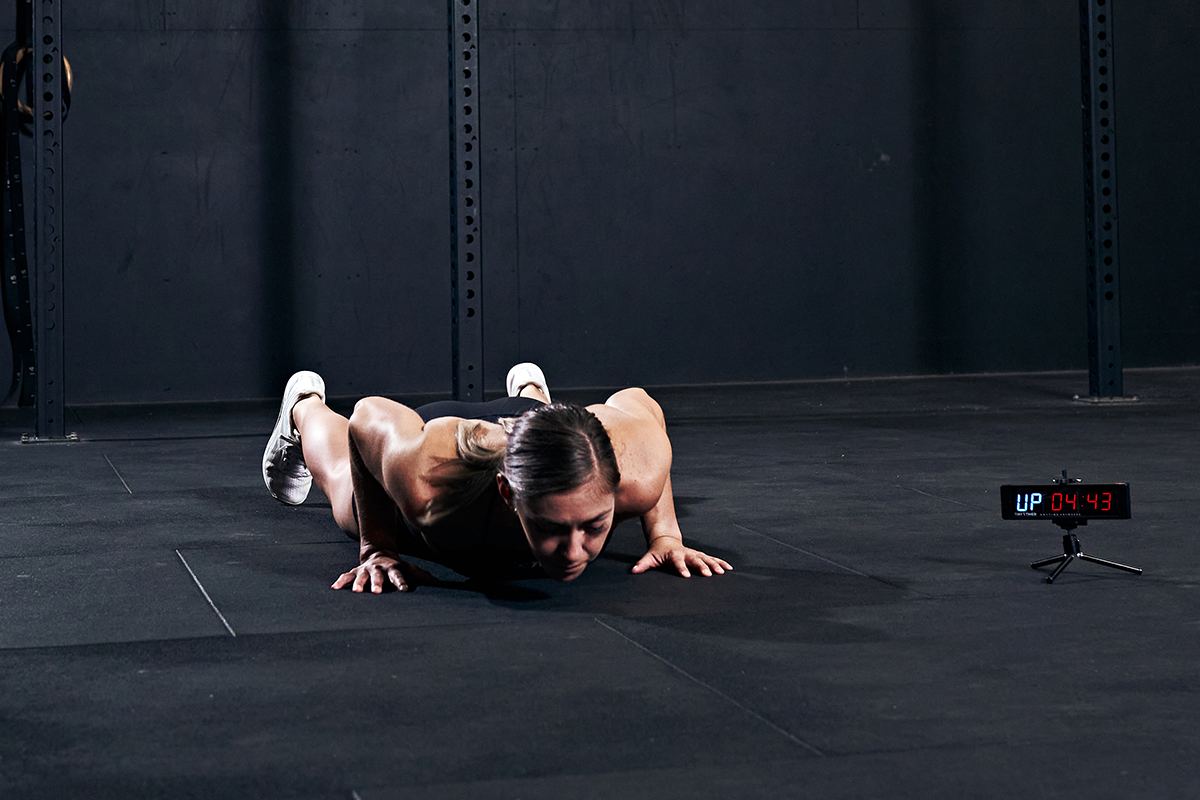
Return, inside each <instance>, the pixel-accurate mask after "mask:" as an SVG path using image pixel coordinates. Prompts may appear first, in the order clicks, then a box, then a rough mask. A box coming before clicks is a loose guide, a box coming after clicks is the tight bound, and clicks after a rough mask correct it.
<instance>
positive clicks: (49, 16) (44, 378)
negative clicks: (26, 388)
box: [29, 0, 66, 440]
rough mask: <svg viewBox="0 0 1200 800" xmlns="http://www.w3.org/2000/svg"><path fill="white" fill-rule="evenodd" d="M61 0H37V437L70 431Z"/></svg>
mask: <svg viewBox="0 0 1200 800" xmlns="http://www.w3.org/2000/svg"><path fill="white" fill-rule="evenodd" d="M62 2H63V0H33V8H32V15H31V16H32V17H33V40H32V44H33V63H31V64H30V66H29V71H30V75H31V79H32V84H33V153H34V156H33V164H34V173H35V175H34V181H33V191H34V203H33V207H34V212H33V213H34V217H33V220H34V222H33V227H34V263H35V268H34V270H33V273H34V280H35V286H34V290H33V292H32V295H33V298H34V301H33V323H34V342H35V350H34V353H35V356H34V358H35V363H36V370H37V438H38V439H39V440H53V439H63V438H65V434H66V414H65V411H66V409H65V408H64V405H65V391H64V386H63V373H64V369H63V352H64V341H63V235H62V231H63V209H62V196H63V192H62V185H63V173H62V164H63V153H62V150H63V148H62V115H63V98H62V96H61V94H62V87H63V51H62V46H61V39H62Z"/></svg>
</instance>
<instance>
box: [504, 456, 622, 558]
mask: <svg viewBox="0 0 1200 800" xmlns="http://www.w3.org/2000/svg"><path fill="white" fill-rule="evenodd" d="M505 488H507V487H505ZM506 494H507V493H506ZM510 497H511V495H510ZM506 499H509V498H508V497H506ZM615 506H616V496H615V495H614V494H613V493H612V492H611V491H609V490H608V488H607V487H606V486H605V485H604V482H603V481H601V480H600V479H599V478H592V479H591V480H590V481H588V482H587V483H585V484H583V485H582V486H580V487H579V488H578V489H572V490H571V491H569V492H559V493H557V494H550V495H546V496H545V497H539V498H537V499H535V500H528V501H517V503H516V504H515V509H516V512H517V516H518V517H519V518H520V520H521V527H522V528H524V529H525V538H526V539H528V540H529V546H530V547H532V548H533V554H534V556H536V557H537V560H538V563H539V564H541V565H542V569H544V570H545V571H546V574H547V575H549V576H550V577H551V578H554V579H555V580H560V581H570V580H574V579H575V578H578V577H579V576H580V574H581V573H582V572H583V570H584V567H586V566H587V565H588V564H590V563H591V562H592V561H593V560H594V559H595V558H596V556H598V555H600V551H601V550H603V549H604V543H605V541H607V540H608V534H609V532H610V531H611V530H612V523H613V510H614V508H615Z"/></svg>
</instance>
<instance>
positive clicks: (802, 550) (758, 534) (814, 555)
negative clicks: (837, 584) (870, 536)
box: [733, 522, 878, 580]
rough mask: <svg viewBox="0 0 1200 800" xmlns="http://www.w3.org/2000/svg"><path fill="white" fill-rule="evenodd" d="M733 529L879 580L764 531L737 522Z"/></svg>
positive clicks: (863, 576)
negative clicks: (738, 529) (768, 534)
mask: <svg viewBox="0 0 1200 800" xmlns="http://www.w3.org/2000/svg"><path fill="white" fill-rule="evenodd" d="M733 527H735V528H741V529H742V530H744V531H745V532H746V533H753V534H754V535H755V536H761V537H763V538H764V539H770V540H771V541H772V542H774V543H775V544H781V545H783V546H784V547H788V548H791V549H792V550H795V551H796V552H797V553H804V555H806V556H812V557H813V558H815V559H818V560H819V561H824V562H825V563H826V564H833V565H834V566H835V567H837V568H838V569H844V570H846V572H851V573H853V574H855V575H858V576H859V577H860V578H871V580H878V578H873V577H871V576H870V575H868V574H867V573H865V572H859V571H858V570H856V569H854V568H852V567H847V566H846V565H845V564H839V563H838V562H836V561H834V560H833V559H830V558H826V557H825V556H821V555H817V554H816V553H814V552H812V551H809V550H805V549H804V548H803V547H796V545H794V544H789V543H788V542H785V541H783V540H782V539H776V538H775V537H774V536H767V535H766V534H765V533H763V532H762V531H756V530H752V529H750V528H747V527H746V526H745V525H739V524H737V523H736V522H735V523H733Z"/></svg>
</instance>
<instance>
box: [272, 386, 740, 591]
mask: <svg viewBox="0 0 1200 800" xmlns="http://www.w3.org/2000/svg"><path fill="white" fill-rule="evenodd" d="M507 388H508V395H509V396H508V397H507V398H503V399H501V400H496V401H492V402H490V403H478V404H468V403H453V402H442V403H433V404H430V405H428V406H423V407H421V408H419V409H417V410H415V411H414V410H413V409H410V408H407V407H406V406H403V405H401V404H399V403H396V402H393V401H391V400H387V399H384V398H381V397H369V398H365V399H363V400H360V401H359V402H358V404H357V405H356V406H355V408H354V413H353V414H352V415H351V416H350V418H349V419H346V418H345V417H343V416H341V415H340V414H337V413H336V412H334V411H332V410H330V409H329V407H328V406H326V405H325V385H324V382H323V381H322V380H321V378H320V376H318V375H316V374H315V373H312V372H298V373H296V374H295V375H293V376H292V378H291V380H290V381H288V385H287V388H286V390H285V392H284V398H283V403H282V405H281V408H280V412H279V418H278V419H277V421H276V423H275V430H274V431H273V432H272V434H271V439H270V440H269V442H268V444H267V449H266V452H265V453H264V455H263V478H264V480H265V481H266V484H267V488H268V489H269V490H270V491H271V494H272V495H273V496H274V497H276V498H277V499H279V500H280V501H282V502H284V503H289V504H292V505H296V504H299V503H302V502H304V498H305V497H306V496H307V495H308V491H309V488H310V487H311V485H312V483H313V481H315V482H316V484H317V486H318V487H319V488H320V489H321V491H323V492H324V493H325V495H326V497H328V498H329V501H330V503H331V504H332V506H333V516H334V520H335V521H336V522H337V524H338V525H339V526H340V527H341V528H342V530H344V531H346V533H347V534H348V535H350V536H351V537H353V538H357V539H358V540H359V565H358V566H357V567H355V568H354V569H352V570H350V571H349V572H346V573H344V574H343V575H342V576H341V577H339V578H338V579H337V581H335V582H334V584H333V588H334V589H341V588H343V587H345V586H350V587H351V588H352V589H353V590H354V591H356V592H362V591H364V590H366V589H367V588H368V587H369V588H370V590H371V591H372V592H376V593H378V592H382V591H383V590H384V589H385V587H387V586H389V585H390V586H393V587H395V588H396V589H399V590H400V591H402V592H403V591H411V590H412V589H414V588H415V587H416V584H417V583H419V582H421V581H422V580H428V579H431V578H430V576H429V575H428V573H426V572H424V571H423V570H421V569H419V568H417V567H415V566H413V565H411V564H408V563H406V562H405V561H402V560H401V558H400V556H401V555H409V556H417V557H422V558H427V559H430V560H433V561H437V562H439V563H443V564H446V565H447V566H450V567H451V568H453V569H455V570H456V571H458V572H461V573H462V574H464V575H469V576H475V575H499V574H513V570H519V568H520V567H522V566H524V565H530V563H531V562H536V565H538V566H540V568H541V570H542V571H543V572H544V573H545V574H546V575H548V576H550V577H552V578H555V579H557V580H560V581H570V580H574V579H575V578H577V577H579V575H580V574H581V573H582V572H583V570H584V568H586V567H587V565H588V564H589V563H591V562H592V561H593V560H594V559H595V558H596V557H597V556H598V555H599V554H600V551H601V550H602V549H603V548H604V545H605V543H606V542H607V540H608V536H609V534H610V533H611V531H612V529H613V528H614V527H616V526H617V525H619V524H620V523H621V522H623V521H625V520H627V519H630V518H632V517H640V518H641V521H642V530H643V532H644V533H645V536H646V546H647V550H646V554H645V555H644V556H643V557H642V558H641V559H640V560H639V561H638V562H637V564H635V565H634V567H633V572H635V573H641V572H645V571H647V570H649V569H653V568H656V567H661V566H671V567H673V568H674V569H675V570H676V571H678V573H679V574H680V575H682V576H684V577H690V575H691V573H692V571H693V570H695V571H697V572H699V573H700V574H702V575H713V574H714V573H715V574H722V573H724V572H725V571H726V570H729V569H732V567H730V565H729V564H728V563H726V562H725V561H723V560H721V559H719V558H714V557H713V556H709V555H707V554H705V553H702V552H700V551H698V550H693V549H691V548H689V547H685V546H684V544H683V537H682V534H681V533H680V531H679V523H678V521H677V520H676V517H675V504H674V499H673V496H672V494H671V477H670V470H671V444H670V441H669V440H668V438H667V433H666V425H665V423H664V421H663V415H662V409H661V408H659V405H658V403H656V402H655V401H654V400H653V399H651V397H650V396H649V395H648V394H646V392H645V391H643V390H641V389H625V390H623V391H620V392H617V393H616V394H614V395H613V396H612V397H610V398H608V400H607V401H605V402H604V403H603V404H601V405H592V406H588V407H587V408H582V407H580V406H571V405H563V404H552V403H551V402H550V392H549V390H548V389H547V387H546V379H545V377H544V375H543V374H542V371H541V369H539V368H538V367H537V366H536V365H534V364H528V363H526V364H518V365H517V366H515V367H513V368H512V370H510V371H509V374H508V380H507Z"/></svg>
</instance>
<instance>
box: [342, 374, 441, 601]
mask: <svg viewBox="0 0 1200 800" xmlns="http://www.w3.org/2000/svg"><path fill="white" fill-rule="evenodd" d="M424 432H425V426H424V423H423V422H422V420H421V418H420V416H418V415H417V413H416V412H415V411H412V410H411V409H409V408H407V407H405V406H402V405H400V404H399V403H395V402H392V401H391V400H385V399H384V398H380V397H370V398H366V399H364V400H360V401H359V402H358V404H357V405H356V406H355V407H354V414H353V415H351V417H350V475H351V480H352V481H353V484H354V502H355V506H356V508H357V511H358V531H359V548H358V552H359V565H358V566H357V567H355V568H354V569H352V570H350V571H349V572H346V573H343V574H342V576H341V577H339V578H338V579H337V580H336V581H335V582H334V584H333V588H334V589H341V588H342V587H344V586H351V588H352V589H353V590H354V591H356V592H361V591H364V590H365V589H366V588H367V587H368V585H369V586H370V590H371V591H372V592H374V593H376V594H378V593H380V592H382V591H383V590H384V588H385V587H386V586H388V585H389V584H390V585H391V586H394V587H395V588H396V589H398V590H400V591H402V592H407V591H411V590H412V589H414V588H415V584H414V582H413V580H412V579H413V578H414V577H421V573H423V572H424V571H423V570H418V569H417V568H416V567H413V566H412V565H410V564H407V563H406V562H404V561H401V560H400V555H399V553H398V552H397V551H396V541H395V538H394V533H393V531H394V530H395V526H396V524H397V522H398V520H397V516H396V509H397V508H400V509H401V510H402V511H406V513H409V514H411V513H412V506H414V505H415V504H416V503H418V502H420V497H419V496H418V495H419V494H420V493H419V492H418V491H414V489H418V488H419V486H418V483H419V480H417V479H416V478H417V476H419V474H420V472H419V470H420V464H419V461H420V455H421V453H422V445H423V440H424Z"/></svg>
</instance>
